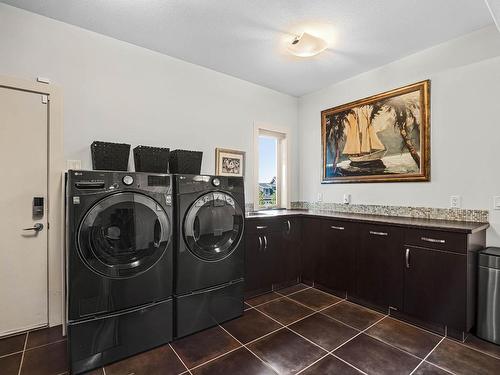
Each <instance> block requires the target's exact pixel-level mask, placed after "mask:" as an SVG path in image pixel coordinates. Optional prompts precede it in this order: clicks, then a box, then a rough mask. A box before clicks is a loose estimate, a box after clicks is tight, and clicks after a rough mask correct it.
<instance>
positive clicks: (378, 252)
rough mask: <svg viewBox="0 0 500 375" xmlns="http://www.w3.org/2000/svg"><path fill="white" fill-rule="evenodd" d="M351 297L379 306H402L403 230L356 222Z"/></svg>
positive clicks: (396, 307)
mask: <svg viewBox="0 0 500 375" xmlns="http://www.w3.org/2000/svg"><path fill="white" fill-rule="evenodd" d="M358 235H359V236H360V245H359V247H358V250H357V253H356V272H355V273H356V293H355V297H356V298H359V299H361V300H362V301H364V302H367V303H368V304H371V305H374V306H378V307H381V308H384V309H385V308H389V307H390V308H393V309H395V310H400V309H401V308H402V307H403V266H402V265H403V251H402V246H403V233H402V231H401V229H399V228H396V227H389V226H382V225H360V227H359V234H358Z"/></svg>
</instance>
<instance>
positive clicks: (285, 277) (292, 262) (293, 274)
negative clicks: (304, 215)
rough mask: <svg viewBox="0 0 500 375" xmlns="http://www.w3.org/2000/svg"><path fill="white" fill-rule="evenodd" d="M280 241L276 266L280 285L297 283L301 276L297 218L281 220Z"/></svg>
mask: <svg viewBox="0 0 500 375" xmlns="http://www.w3.org/2000/svg"><path fill="white" fill-rule="evenodd" d="M280 222H281V232H280V233H281V241H280V244H279V246H280V249H279V253H278V259H277V260H276V262H277V263H276V264H277V265H278V268H277V270H276V271H278V272H279V273H280V279H279V281H278V282H279V283H280V284H287V283H292V282H297V281H298V280H299V278H300V275H301V266H300V244H301V237H302V232H301V221H300V219H299V218H287V219H281V220H280Z"/></svg>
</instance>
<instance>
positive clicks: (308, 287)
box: [274, 284, 319, 297]
mask: <svg viewBox="0 0 500 375" xmlns="http://www.w3.org/2000/svg"><path fill="white" fill-rule="evenodd" d="M296 285H298V284H296ZM304 285H305V284H304ZM292 286H293V285H291V286H289V287H288V288H291V287H292ZM283 289H286V288H282V289H278V290H275V291H274V293H276V294H279V295H280V296H283V297H286V296H291V295H293V294H297V293H300V292H303V291H305V290H309V289H314V288H313V287H312V286H309V285H308V286H306V287H305V288H303V289H300V290H296V291H295V292H292V293H288V294H283V293H280V290H283ZM318 290H319V289H318Z"/></svg>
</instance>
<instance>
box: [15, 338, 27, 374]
mask: <svg viewBox="0 0 500 375" xmlns="http://www.w3.org/2000/svg"><path fill="white" fill-rule="evenodd" d="M29 334H30V332H29V331H28V332H26V337H25V339H24V347H23V354H22V355H21V362H20V363H19V370H18V372H17V375H21V368H22V367H23V361H24V353H25V352H26V346H27V345H28V336H29Z"/></svg>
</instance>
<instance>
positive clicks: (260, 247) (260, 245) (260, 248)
mask: <svg viewBox="0 0 500 375" xmlns="http://www.w3.org/2000/svg"><path fill="white" fill-rule="evenodd" d="M261 250H262V237H261V236H259V251H261Z"/></svg>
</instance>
